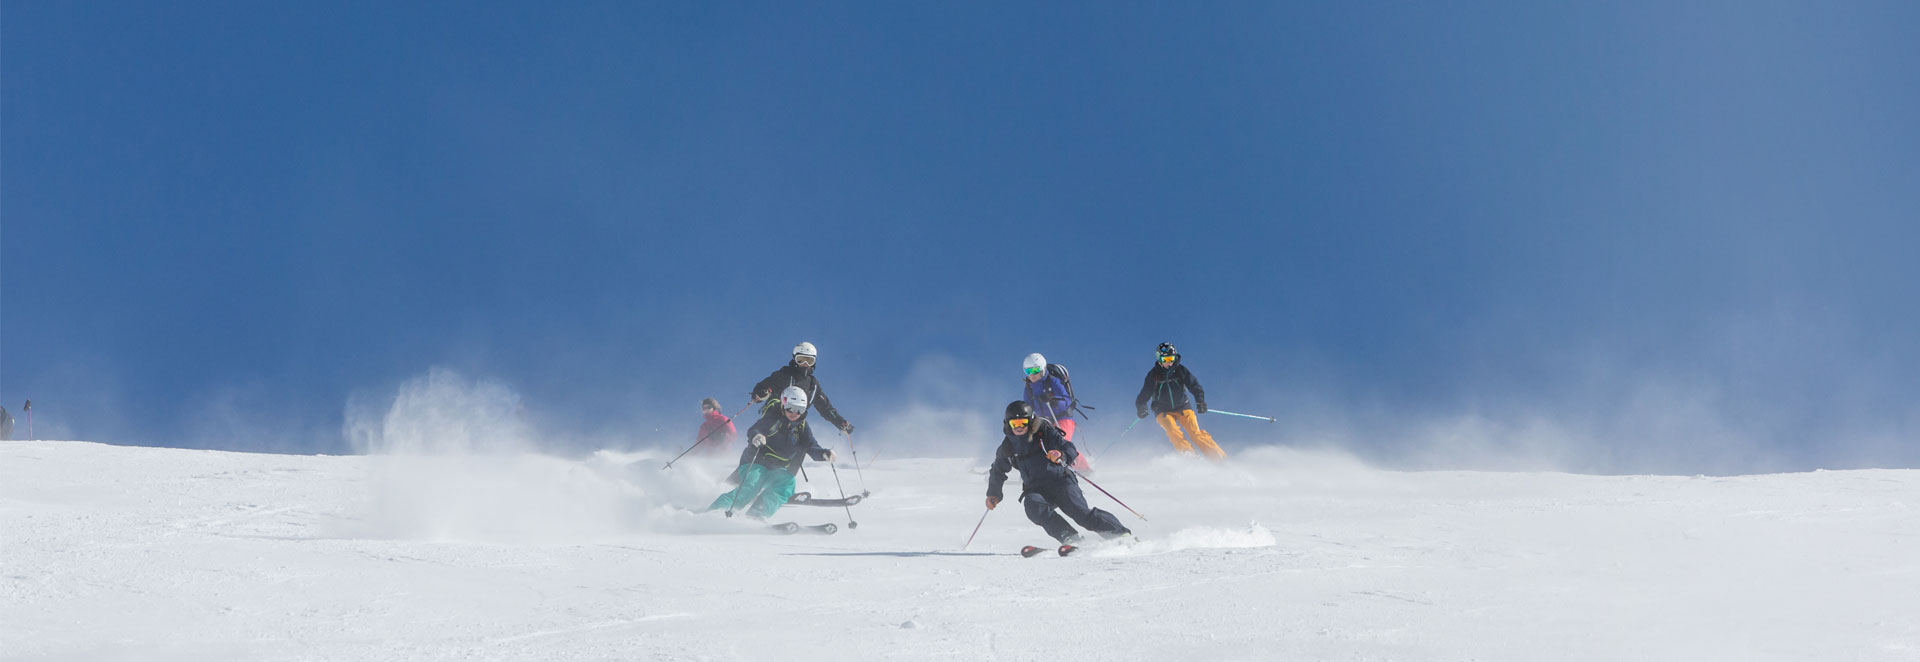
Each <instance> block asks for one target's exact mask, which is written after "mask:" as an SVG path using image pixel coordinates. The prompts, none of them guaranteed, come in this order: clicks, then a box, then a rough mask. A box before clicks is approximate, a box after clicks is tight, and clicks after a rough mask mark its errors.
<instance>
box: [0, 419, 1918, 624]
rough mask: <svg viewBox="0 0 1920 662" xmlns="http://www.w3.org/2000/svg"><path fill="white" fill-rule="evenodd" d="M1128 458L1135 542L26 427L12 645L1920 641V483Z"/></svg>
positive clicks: (578, 465)
mask: <svg viewBox="0 0 1920 662" xmlns="http://www.w3.org/2000/svg"><path fill="white" fill-rule="evenodd" d="M1105 460H1106V461H1107V464H1105V465H1104V466H1102V467H1100V469H1101V470H1100V472H1099V473H1097V474H1095V475H1094V476H1093V478H1094V480H1096V481H1098V482H1099V483H1100V484H1101V485H1102V486H1103V487H1106V488H1107V489H1108V490H1111V491H1113V492H1114V494H1115V495H1116V496H1119V497H1120V498H1121V499H1124V500H1126V502H1127V503H1128V504H1129V505H1132V506H1133V507H1134V508H1135V509H1138V510H1139V511H1140V512H1141V513H1143V514H1145V515H1146V516H1147V517H1148V518H1151V520H1150V521H1141V520H1140V519H1139V518H1137V517H1135V516H1134V515H1132V514H1129V513H1127V512H1126V511H1125V510H1124V509H1122V508H1120V507H1119V506H1117V505H1114V504H1113V503H1112V502H1111V501H1110V500H1108V499H1107V498H1106V497H1103V496H1101V495H1100V494H1099V493H1098V492H1097V491H1094V490H1092V489H1089V490H1088V497H1089V500H1090V501H1091V502H1093V503H1094V504H1095V505H1097V506H1099V507H1101V508H1105V509H1108V510H1110V511H1112V512H1114V513H1115V514H1117V515H1119V516H1120V517H1121V519H1122V520H1123V521H1125V522H1126V523H1127V524H1128V526H1131V527H1133V528H1134V530H1135V531H1136V532H1138V533H1139V535H1140V537H1141V541H1140V542H1139V543H1138V544H1136V545H1134V546H1132V547H1131V548H1106V549H1093V550H1090V551H1089V553H1087V554H1085V555H1084V556H1076V557H1073V558H1064V559H1063V558H1058V557H1054V556H1052V555H1043V556H1040V557H1035V558H1032V559H1023V558H1021V557H1020V556H1018V555H1017V554H1015V551H1016V550H1017V549H1018V548H1019V547H1020V546H1021V545H1025V544H1048V543H1049V541H1047V540H1046V539H1045V538H1044V537H1043V536H1042V535H1041V534H1040V529H1039V528H1038V527H1036V526H1033V525H1032V524H1030V523H1028V522H1027V521H1026V520H1025V518H1024V517H1023V516H1022V514H1021V513H1020V511H1019V510H1018V509H1017V507H1002V508H1001V509H1000V510H998V511H995V512H994V513H992V515H991V516H989V517H988V518H987V520H986V525H985V526H984V528H982V529H981V531H980V534H979V538H978V539H976V540H975V541H974V542H973V545H972V547H971V548H970V549H968V550H965V551H962V550H961V549H960V547H961V543H962V541H964V540H965V538H966V536H967V533H968V531H969V530H971V529H972V527H973V526H974V524H975V522H977V521H979V517H980V515H981V513H982V512H983V507H982V503H981V498H982V495H983V492H984V484H985V480H986V479H985V476H983V475H981V474H979V473H976V472H977V471H978V470H979V467H977V466H975V463H974V461H972V460H926V459H898V460H892V459H889V460H883V461H881V462H879V463H878V464H876V465H875V466H870V467H866V468H865V469H864V470H863V471H855V470H854V468H853V466H852V465H851V464H849V463H847V462H845V461H844V460H843V461H842V463H841V464H840V465H839V467H838V469H837V473H838V478H839V480H840V481H841V482H842V483H844V484H846V486H847V488H848V489H849V490H858V489H859V488H858V485H859V484H860V483H862V482H864V483H865V485H866V486H867V488H868V489H871V490H872V491H873V496H872V497H871V498H870V499H869V500H868V501H867V502H866V503H863V504H861V505H858V506H855V507H854V508H853V511H852V516H853V519H855V520H857V521H858V522H859V527H858V528H857V529H848V528H847V527H846V524H847V517H848V514H847V512H846V511H843V510H840V509H827V508H802V507H792V506H790V507H788V508H787V509H785V510H783V511H782V512H781V513H780V514H779V515H777V516H776V517H775V519H776V520H778V521H788V520H791V521H799V522H802V523H818V522H837V523H839V524H841V525H842V528H841V531H840V533H839V534H838V535H834V536H793V537H778V536H768V535H745V534H747V533H749V532H751V531H753V529H752V528H750V527H749V525H747V524H745V523H743V522H741V521H739V520H737V519H736V520H728V519H726V518H723V517H721V516H720V515H719V514H717V513H714V514H706V515H695V514H691V513H689V512H687V511H685V510H684V509H683V508H685V507H695V508H697V507H699V506H703V505H705V503H706V502H707V501H708V500H710V499H712V498H713V496H714V495H715V494H717V493H719V491H721V490H722V489H723V486H722V485H721V484H720V482H719V480H718V479H719V476H721V475H722V474H723V473H724V471H725V470H726V469H727V465H728V464H730V462H728V461H727V459H725V458H721V459H713V460H693V461H687V462H683V463H682V464H680V465H676V467H675V468H674V469H673V470H671V471H661V470H660V469H659V465H660V462H659V460H658V458H647V457H640V456H623V455H616V454H607V453H603V454H600V455H598V456H595V457H593V458H591V459H589V460H586V461H569V460H562V459H555V458H548V457H541V456H532V455H516V454H495V455H464V456H357V457H308V456H282V455H253V454H236V453H219V452H205V451H186V450H169V449H153V448H127V447H113V446H104V445H97V444H90V443H79V442H8V443H0V658H4V659H7V660H82V659H84V660H118V659H125V660H319V659H327V660H454V659H460V660H475V659H478V660H615V659H618V660H736V659H737V660H773V659H791V660H835V661H848V660H1049V661H1057V660H1278V659H1284V660H1303V659H1311V660H1469V659H1471V660H1920V509H1917V508H1915V506H1916V505H1917V504H1920V472H1916V471H1845V472H1816V473H1809V474H1793V475H1771V476H1747V477H1734V478H1704V477H1664V476H1660V477H1652V476H1625V477H1590V476H1576V475H1565V474H1546V473H1533V474H1514V473H1474V472H1442V473H1396V472H1385V471H1378V470H1374V469H1370V468H1367V467H1364V466H1361V465H1359V464H1356V463H1353V462H1351V461H1348V460H1345V459H1343V458H1340V457H1334V456H1327V455H1315V454H1307V453H1300V452H1292V451H1284V450H1256V451H1249V452H1246V453H1241V454H1239V455H1238V456H1236V457H1235V458H1234V459H1233V460H1232V461H1231V462H1228V463H1225V464H1220V465H1214V464H1207V463H1204V462H1196V461H1190V460H1187V459H1184V458H1177V457H1162V458H1157V459H1151V460H1140V461H1137V462H1134V463H1131V464H1129V463H1127V462H1126V461H1125V460H1124V459H1120V458H1105ZM809 472H810V477H811V479H812V480H811V484H808V485H803V489H809V490H811V491H813V492H814V493H816V494H820V495H823V496H831V495H833V494H835V489H834V473H835V472H834V471H832V470H829V469H827V467H824V466H818V465H814V466H810V467H809ZM1016 484H1017V483H1016ZM1011 487H1012V486H1011V485H1010V490H1011ZM1009 505H1014V504H1009Z"/></svg>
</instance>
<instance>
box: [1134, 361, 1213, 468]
mask: <svg viewBox="0 0 1920 662" xmlns="http://www.w3.org/2000/svg"><path fill="white" fill-rule="evenodd" d="M1156 354H1157V355H1156V356H1155V360H1154V365H1153V369H1151V370H1148V371H1147V383H1145V384H1143V385H1141V386H1140V395H1139V397H1136V398H1134V399H1133V406H1134V409H1136V410H1138V411H1136V412H1135V413H1137V414H1139V415H1140V418H1146V417H1147V415H1148V414H1149V413H1152V414H1154V415H1155V416H1156V420H1158V421H1159V422H1160V429H1162V430H1166V431H1167V441H1171V442H1173V447H1174V448H1175V449H1176V450H1179V451H1180V452H1182V453H1192V452H1193V447H1194V446H1196V445H1197V446H1199V447H1200V452H1201V453H1202V454H1205V455H1206V456H1207V457H1209V458H1212V459H1215V460H1224V459H1226V457H1227V453H1226V451H1222V450H1220V446H1219V445H1218V444H1215V443H1213V435H1210V434H1207V431H1206V430H1202V429H1200V419H1199V418H1198V417H1197V416H1195V415H1194V412H1195V410H1196V409H1197V410H1198V411H1199V413H1202V414H1205V413H1207V392H1206V391H1205V390H1202V389H1201V388H1200V380H1197V379H1194V378H1193V372H1191V371H1189V370H1187V366H1186V365H1185V364H1183V363H1181V362H1180V351H1179V350H1177V349H1174V347H1173V343H1164V342H1163V343H1160V348H1159V350H1158V352H1157V353H1156ZM1187 391H1192V392H1193V399H1192V400H1188V399H1187ZM1149 401H1151V402H1152V404H1153V408H1152V410H1151V412H1149V410H1148V408H1147V404H1148V402H1149ZM1181 426H1185V427H1186V429H1187V434H1186V436H1184V437H1183V436H1181V434H1180V428H1181ZM1189 437H1190V438H1192V440H1193V444H1191V445H1189V444H1188V443H1187V439H1188V438H1189Z"/></svg>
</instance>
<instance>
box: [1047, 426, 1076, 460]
mask: <svg viewBox="0 0 1920 662" xmlns="http://www.w3.org/2000/svg"><path fill="white" fill-rule="evenodd" d="M1052 448H1053V449H1054V450H1057V451H1060V460H1061V462H1060V463H1061V464H1064V465H1066V466H1069V467H1071V466H1073V463H1074V462H1076V461H1079V459H1080V449H1078V448H1075V447H1074V445H1073V442H1071V441H1067V436H1066V435H1063V434H1060V431H1059V430H1054V432H1053V443H1052Z"/></svg>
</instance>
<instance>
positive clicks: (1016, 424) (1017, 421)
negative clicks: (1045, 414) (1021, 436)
mask: <svg viewBox="0 0 1920 662" xmlns="http://www.w3.org/2000/svg"><path fill="white" fill-rule="evenodd" d="M1032 422H1033V419H1031V418H1009V419H1007V427H1010V428H1024V427H1027V424H1028V423H1032Z"/></svg>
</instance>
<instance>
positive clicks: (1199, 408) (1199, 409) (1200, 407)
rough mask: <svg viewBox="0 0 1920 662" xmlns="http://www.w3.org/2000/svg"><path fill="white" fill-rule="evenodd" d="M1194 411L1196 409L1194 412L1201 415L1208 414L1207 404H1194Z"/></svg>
mask: <svg viewBox="0 0 1920 662" xmlns="http://www.w3.org/2000/svg"><path fill="white" fill-rule="evenodd" d="M1193 409H1194V411H1197V412H1200V413H1202V414H1205V413H1207V403H1204V402H1196V403H1194V404H1193Z"/></svg>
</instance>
